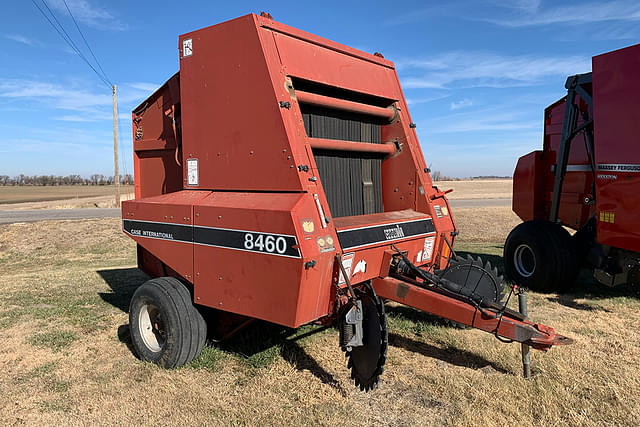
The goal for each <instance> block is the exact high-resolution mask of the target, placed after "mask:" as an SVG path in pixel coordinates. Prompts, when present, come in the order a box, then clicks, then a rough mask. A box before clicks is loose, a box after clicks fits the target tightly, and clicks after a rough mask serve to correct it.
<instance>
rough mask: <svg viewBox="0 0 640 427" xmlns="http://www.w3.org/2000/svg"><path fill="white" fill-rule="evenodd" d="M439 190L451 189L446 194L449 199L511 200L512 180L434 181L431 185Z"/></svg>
mask: <svg viewBox="0 0 640 427" xmlns="http://www.w3.org/2000/svg"><path fill="white" fill-rule="evenodd" d="M433 184H434V185H437V186H438V188H439V189H441V190H449V189H453V192H452V193H449V194H447V197H448V198H449V199H452V200H455V199H501V198H507V199H508V198H511V192H512V189H513V180H511V179H476V180H465V181H436V182H434V183H433Z"/></svg>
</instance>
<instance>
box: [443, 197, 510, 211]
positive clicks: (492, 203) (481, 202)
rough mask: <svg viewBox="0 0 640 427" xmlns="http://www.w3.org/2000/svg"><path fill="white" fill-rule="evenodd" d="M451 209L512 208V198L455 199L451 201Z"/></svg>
mask: <svg viewBox="0 0 640 427" xmlns="http://www.w3.org/2000/svg"><path fill="white" fill-rule="evenodd" d="M449 203H450V204H451V207H452V208H453V209H455V208H492V207H496V206H511V198H510V197H508V198H507V197H505V198H500V199H457V200H456V199H454V200H449Z"/></svg>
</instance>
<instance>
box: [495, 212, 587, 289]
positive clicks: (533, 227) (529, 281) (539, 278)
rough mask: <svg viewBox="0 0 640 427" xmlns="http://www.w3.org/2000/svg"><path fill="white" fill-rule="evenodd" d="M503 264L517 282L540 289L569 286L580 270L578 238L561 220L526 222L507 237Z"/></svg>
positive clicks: (508, 273) (565, 287)
mask: <svg viewBox="0 0 640 427" xmlns="http://www.w3.org/2000/svg"><path fill="white" fill-rule="evenodd" d="M504 267H505V274H506V275H507V277H508V278H509V279H511V280H512V281H513V282H515V283H516V284H517V285H518V286H522V287H526V288H529V289H531V290H533V291H537V292H553V291H563V290H566V289H567V288H569V287H570V286H571V285H572V284H573V282H574V281H575V278H576V276H577V273H578V262H577V254H576V248H575V242H574V241H573V240H572V239H571V236H570V235H569V233H568V232H567V231H566V230H565V229H564V228H562V227H561V226H560V225H558V224H552V223H550V222H548V221H542V220H533V221H527V222H524V223H522V224H520V225H518V226H517V227H516V228H514V229H513V230H512V231H511V233H509V236H508V237H507V240H506V242H505V245H504Z"/></svg>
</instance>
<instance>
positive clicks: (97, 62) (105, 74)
mask: <svg viewBox="0 0 640 427" xmlns="http://www.w3.org/2000/svg"><path fill="white" fill-rule="evenodd" d="M62 1H63V2H64V6H65V7H66V8H67V12H69V16H71V19H72V20H73V23H74V24H75V25H76V29H77V30H78V32H79V33H80V37H82V40H84V44H85V45H86V46H87V49H89V52H90V53H91V56H92V57H93V60H94V61H96V64H98V68H100V71H102V75H103V76H104V77H105V79H107V81H108V82H109V83H111V80H110V79H109V77H107V73H105V72H104V70H103V69H102V65H100V61H98V58H96V55H95V54H94V53H93V49H91V46H89V43H88V42H87V39H86V38H85V37H84V34H82V31H81V30H80V26H78V22H77V21H76V18H74V16H73V13H71V9H69V5H67V0H62ZM111 86H113V84H111Z"/></svg>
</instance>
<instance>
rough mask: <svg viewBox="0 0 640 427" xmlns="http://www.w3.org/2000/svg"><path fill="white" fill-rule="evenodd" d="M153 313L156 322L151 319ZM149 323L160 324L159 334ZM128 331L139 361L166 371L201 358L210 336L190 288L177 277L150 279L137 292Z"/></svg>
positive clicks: (132, 305) (131, 309)
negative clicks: (150, 328)
mask: <svg viewBox="0 0 640 427" xmlns="http://www.w3.org/2000/svg"><path fill="white" fill-rule="evenodd" d="M151 312H153V314H154V315H153V320H156V321H153V320H151V318H152V316H151V315H150V314H149V313H151ZM150 323H153V324H154V325H161V326H160V331H158V333H152V332H151V331H149V328H148V327H147V328H145V326H144V325H145V324H146V325H147V326H148V325H149V324H150ZM129 328H130V331H131V341H132V344H133V347H134V349H135V350H136V352H137V353H138V356H139V357H140V359H142V360H144V361H148V362H152V363H155V364H157V365H160V366H162V367H164V368H177V367H179V366H182V365H184V364H186V363H189V362H190V361H192V360H193V359H195V358H196V357H198V355H199V354H200V352H201V351H202V347H203V346H204V343H205V340H206V337H207V324H206V322H205V320H204V318H203V317H202V315H201V314H200V312H199V311H198V309H197V308H196V307H195V306H194V305H193V302H192V297H191V293H190V292H189V289H187V287H186V286H185V285H184V284H183V283H182V282H180V280H178V279H176V278H174V277H159V278H155V279H151V280H149V281H147V282H145V283H144V284H143V285H142V286H140V287H139V288H138V289H137V290H136V292H135V293H134V294H133V297H132V299H131V304H130V307H129ZM143 330H146V331H147V332H146V333H143ZM150 334H151V335H150ZM145 337H146V338H145Z"/></svg>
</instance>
